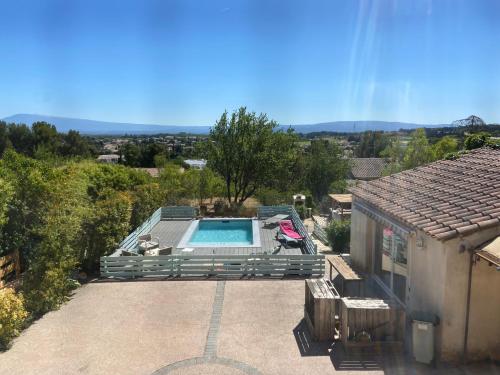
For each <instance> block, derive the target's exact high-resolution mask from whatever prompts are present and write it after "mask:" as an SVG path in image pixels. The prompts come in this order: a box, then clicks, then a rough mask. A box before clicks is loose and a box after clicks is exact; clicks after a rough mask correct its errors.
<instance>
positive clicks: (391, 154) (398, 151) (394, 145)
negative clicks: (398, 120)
mask: <svg viewBox="0 0 500 375" xmlns="http://www.w3.org/2000/svg"><path fill="white" fill-rule="evenodd" d="M380 156H381V157H383V158H386V159H387V160H388V161H389V163H388V165H387V167H386V168H385V170H384V171H383V174H384V175H386V176H388V175H391V174H393V173H397V172H401V170H402V168H403V167H402V161H403V157H404V149H403V146H402V144H401V141H400V139H399V137H394V138H393V139H391V142H390V144H389V145H388V146H387V147H386V148H385V149H384V150H383V151H382V152H381V153H380Z"/></svg>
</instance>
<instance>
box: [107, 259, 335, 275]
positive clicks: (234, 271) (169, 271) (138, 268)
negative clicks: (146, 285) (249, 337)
mask: <svg viewBox="0 0 500 375" xmlns="http://www.w3.org/2000/svg"><path fill="white" fill-rule="evenodd" d="M100 271H101V277H117V278H135V277H190V276H218V277H220V276H235V277H238V276H239V277H242V276H272V277H284V276H289V275H292V276H307V277H321V276H323V275H324V273H325V257H324V256H323V255H267V254H253V255H206V256H205V255H165V256H121V257H112V256H110V257H101V264H100Z"/></svg>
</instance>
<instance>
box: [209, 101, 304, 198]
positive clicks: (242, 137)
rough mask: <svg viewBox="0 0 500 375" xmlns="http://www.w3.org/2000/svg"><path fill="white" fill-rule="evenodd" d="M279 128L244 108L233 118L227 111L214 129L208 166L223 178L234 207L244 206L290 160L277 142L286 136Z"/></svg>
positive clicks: (210, 138)
mask: <svg viewBox="0 0 500 375" xmlns="http://www.w3.org/2000/svg"><path fill="white" fill-rule="evenodd" d="M276 127H277V124H276V122H274V121H270V120H269V119H268V118H267V116H266V115H265V114H260V115H256V114H255V113H250V112H247V110H246V108H244V107H242V108H240V109H239V110H237V111H235V112H233V113H232V115H231V116H230V117H229V116H228V114H227V112H224V114H223V115H222V116H221V118H220V119H219V120H218V121H217V123H216V124H215V126H214V127H213V128H212V129H211V131H210V137H209V142H210V143H209V150H208V162H209V167H210V168H211V169H213V170H214V171H216V172H217V173H219V174H220V175H221V176H222V177H223V179H224V182H225V190H226V192H225V195H226V197H227V200H228V201H229V202H230V203H231V204H233V205H237V204H242V203H243V202H244V201H245V200H246V199H248V198H249V197H251V196H252V195H254V194H255V192H256V191H257V189H258V188H260V187H262V186H265V184H266V183H267V182H268V181H269V179H271V178H274V176H275V172H276V171H277V170H278V168H279V165H280V164H282V163H283V158H287V157H288V152H287V151H288V150H286V149H285V146H283V145H282V144H280V143H279V142H277V141H276V139H277V137H283V132H280V131H277V132H275V129H276ZM280 134H281V135H280ZM289 136H290V135H289ZM294 157H295V156H294ZM278 161H279V162H280V163H278Z"/></svg>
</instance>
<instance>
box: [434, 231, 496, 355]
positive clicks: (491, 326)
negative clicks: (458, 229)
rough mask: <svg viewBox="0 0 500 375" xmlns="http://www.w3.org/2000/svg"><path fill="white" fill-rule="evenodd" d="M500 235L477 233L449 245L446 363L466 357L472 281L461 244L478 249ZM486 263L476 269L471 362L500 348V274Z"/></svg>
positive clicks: (471, 311)
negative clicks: (464, 352)
mask: <svg viewBox="0 0 500 375" xmlns="http://www.w3.org/2000/svg"><path fill="white" fill-rule="evenodd" d="M499 235H500V228H493V229H489V230H484V231H481V232H479V233H475V234H473V235H471V236H468V237H465V238H464V239H460V238H456V239H453V240H451V241H448V242H446V243H445V251H446V254H447V268H448V272H447V274H446V284H445V298H444V305H443V306H444V311H443V316H444V318H445V321H444V322H443V346H442V356H443V359H446V360H450V361H459V360H461V359H462V355H463V345H464V332H465V322H466V306H467V289H468V281H469V259H470V254H469V252H468V251H465V252H463V253H460V252H459V246H460V244H461V243H464V244H466V245H467V246H468V247H469V248H471V249H474V248H477V247H478V246H479V245H481V244H483V243H484V242H485V241H488V240H490V239H493V238H495V237H496V236H499ZM484 263H486V262H484V261H482V262H479V263H476V264H475V265H474V266H473V267H472V287H471V303H470V306H471V307H470V317H469V342H468V345H467V346H468V358H469V359H471V360H480V359H487V358H488V357H491V356H493V353H492V352H493V351H494V350H493V349H494V347H495V346H496V347H498V345H499V344H500V272H497V271H496V270H495V269H494V268H493V267H488V266H487V265H485V264H484Z"/></svg>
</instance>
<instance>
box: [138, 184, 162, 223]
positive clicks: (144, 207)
mask: <svg viewBox="0 0 500 375" xmlns="http://www.w3.org/2000/svg"><path fill="white" fill-rule="evenodd" d="M132 200H133V204H132V216H131V218H130V223H131V228H132V229H133V228H137V227H139V226H140V225H141V224H142V223H143V222H144V221H146V219H147V218H148V217H150V216H151V215H152V214H153V212H155V211H156V210H157V209H158V208H159V207H161V206H162V205H163V192H162V191H161V189H160V185H159V184H158V183H151V184H145V185H139V186H136V187H134V188H133V190H132Z"/></svg>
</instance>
